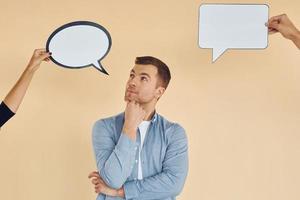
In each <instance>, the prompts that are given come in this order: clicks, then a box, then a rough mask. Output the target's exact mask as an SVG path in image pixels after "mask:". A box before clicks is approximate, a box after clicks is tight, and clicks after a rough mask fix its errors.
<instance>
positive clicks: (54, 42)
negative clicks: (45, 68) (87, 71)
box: [46, 21, 111, 75]
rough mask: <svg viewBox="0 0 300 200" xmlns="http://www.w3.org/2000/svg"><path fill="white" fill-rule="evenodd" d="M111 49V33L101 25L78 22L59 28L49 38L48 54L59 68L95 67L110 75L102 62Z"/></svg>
mask: <svg viewBox="0 0 300 200" xmlns="http://www.w3.org/2000/svg"><path fill="white" fill-rule="evenodd" d="M110 48H111V37H110V34H109V32H108V31H107V30H106V29H105V28H104V27H103V26H101V25H99V24H97V23H94V22H90V21H76V22H71V23H68V24H65V25H63V26H61V27H59V28H57V29H56V30H55V31H54V32H53V33H52V34H51V35H50V36H49V38H48V40H47V44H46V50H47V52H51V53H52V54H51V56H50V59H51V60H52V61H53V62H54V63H56V64H57V65H59V66H62V67H66V68H72V69H78V68H83V67H89V66H94V67H95V68H96V69H97V70H99V71H101V72H103V73H104V74H107V75H108V73H107V72H106V70H105V69H104V68H103V67H102V65H101V63H100V61H101V60H102V59H103V58H104V57H105V56H106V55H107V54H108V52H109V50H110Z"/></svg>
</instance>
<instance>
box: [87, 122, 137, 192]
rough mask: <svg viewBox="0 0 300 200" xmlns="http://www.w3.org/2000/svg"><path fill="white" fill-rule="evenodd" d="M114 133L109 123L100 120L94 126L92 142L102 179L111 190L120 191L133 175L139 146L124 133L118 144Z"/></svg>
mask: <svg viewBox="0 0 300 200" xmlns="http://www.w3.org/2000/svg"><path fill="white" fill-rule="evenodd" d="M113 131H114V129H112V128H111V127H110V126H109V125H108V124H107V122H105V121H104V120H99V121H97V122H96V123H95V124H94V127H93V131H92V141H93V147H94V153H95V157H96V162H97V168H98V170H99V174H100V176H101V178H102V179H103V180H104V181H105V183H106V184H107V185H108V186H110V187H111V188H114V189H119V188H121V187H122V186H123V185H124V183H125V182H126V180H127V178H128V177H129V176H130V174H131V171H132V169H133V166H134V161H135V155H136V150H137V147H138V144H137V143H136V141H133V140H131V139H130V138H129V137H128V136H127V135H125V134H124V133H121V135H120V138H119V139H118V141H117V144H116V143H115V142H114V139H113V138H114V133H113Z"/></svg>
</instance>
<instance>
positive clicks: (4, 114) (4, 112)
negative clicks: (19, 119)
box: [0, 101, 15, 127]
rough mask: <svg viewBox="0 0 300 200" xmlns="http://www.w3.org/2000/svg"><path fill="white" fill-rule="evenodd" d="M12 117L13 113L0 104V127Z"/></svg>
mask: <svg viewBox="0 0 300 200" xmlns="http://www.w3.org/2000/svg"><path fill="white" fill-rule="evenodd" d="M14 115H15V113H13V112H12V111H11V110H10V109H9V108H8V107H7V105H6V104H5V103H4V102H3V101H2V103H1V104H0V127H1V126H3V124H5V123H6V122H7V121H8V120H9V119H10V118H12V116H14Z"/></svg>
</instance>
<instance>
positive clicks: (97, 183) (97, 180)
mask: <svg viewBox="0 0 300 200" xmlns="http://www.w3.org/2000/svg"><path fill="white" fill-rule="evenodd" d="M88 178H89V179H91V181H92V184H94V188H95V192H96V193H97V194H100V193H101V194H104V195H107V196H113V197H121V198H124V197H125V195H124V189H123V187H122V188H120V189H118V190H116V189H113V188H110V187H109V186H108V185H106V183H105V182H104V181H103V180H102V178H101V177H100V175H99V173H98V172H96V171H93V172H91V173H90V174H89V176H88Z"/></svg>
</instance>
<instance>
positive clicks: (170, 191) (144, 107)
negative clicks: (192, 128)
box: [89, 56, 188, 200]
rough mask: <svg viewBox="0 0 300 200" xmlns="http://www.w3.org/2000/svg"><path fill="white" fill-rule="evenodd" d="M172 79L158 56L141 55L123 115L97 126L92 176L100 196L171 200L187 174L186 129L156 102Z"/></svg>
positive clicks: (137, 59)
mask: <svg viewBox="0 0 300 200" xmlns="http://www.w3.org/2000/svg"><path fill="white" fill-rule="evenodd" d="M170 79H171V75H170V71H169V68H168V67H167V65H166V64H164V63H163V62H162V61H160V60H159V59H157V58H154V57H150V56H145V57H137V58H136V60H135V65H134V67H133V69H132V70H131V72H130V76H129V79H128V81H127V84H126V91H125V97H124V99H125V101H126V102H127V106H126V109H125V112H124V113H121V114H119V115H116V116H113V117H110V118H106V119H102V120H99V121H97V122H96V123H95V125H94V127H93V134H92V139H93V147H94V152H95V156H96V161H97V168H98V170H99V173H98V172H92V173H91V174H90V175H89V178H91V179H92V183H93V184H94V185H95V192H96V193H98V194H99V195H98V198H97V199H98V200H100V199H106V200H108V199H164V200H172V199H175V197H176V196H177V195H178V194H179V193H180V192H181V190H182V188H183V186H184V183H185V180H186V176H187V172H188V144H187V137H186V134H185V131H184V129H183V128H182V127H181V126H180V125H179V124H176V123H172V122H169V121H168V120H166V119H165V118H164V117H162V116H161V115H159V114H158V113H157V112H156V110H155V106H156V104H157V102H158V100H159V98H160V97H161V96H162V95H163V94H164V92H165V90H166V88H167V86H168V84H169V81H170Z"/></svg>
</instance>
